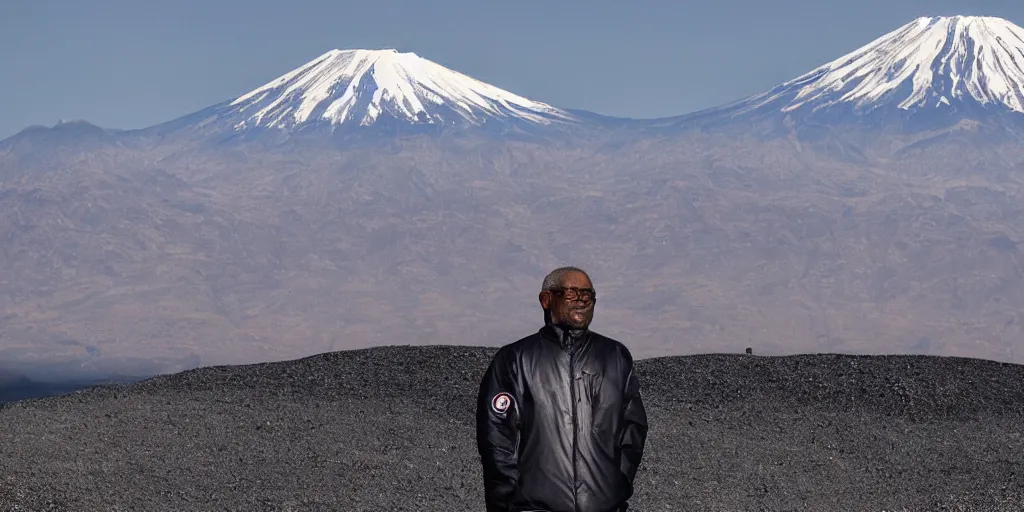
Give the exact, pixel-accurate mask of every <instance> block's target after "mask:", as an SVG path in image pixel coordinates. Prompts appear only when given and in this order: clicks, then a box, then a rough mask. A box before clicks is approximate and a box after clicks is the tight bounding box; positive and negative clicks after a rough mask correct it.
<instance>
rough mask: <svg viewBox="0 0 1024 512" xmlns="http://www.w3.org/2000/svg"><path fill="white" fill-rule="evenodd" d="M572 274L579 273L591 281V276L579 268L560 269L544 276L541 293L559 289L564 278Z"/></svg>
mask: <svg viewBox="0 0 1024 512" xmlns="http://www.w3.org/2000/svg"><path fill="white" fill-rule="evenodd" d="M572 272H579V273H581V274H583V275H585V276H587V279H590V275H588V274H587V273H586V272H584V271H583V269H581V268H579V267H559V268H556V269H554V270H552V271H551V272H550V273H548V275H546V276H544V282H543V283H542V284H541V286H540V291H542V292H545V291H548V290H554V289H555V288H558V287H559V286H560V285H561V284H562V278H563V277H565V275H566V274H570V273H572Z"/></svg>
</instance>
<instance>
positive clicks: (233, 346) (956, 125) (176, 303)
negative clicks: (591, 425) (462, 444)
mask: <svg viewBox="0 0 1024 512" xmlns="http://www.w3.org/2000/svg"><path fill="white" fill-rule="evenodd" d="M1019 33H1020V29H1019V28H1017V27H1016V26H1015V25H1012V24H1011V23H1009V22H1007V21H1005V20H998V19H994V18H970V17H953V18H927V19H921V20H916V21H913V22H911V23H910V24H908V25H907V26H905V27H902V28H899V29H897V30H896V31H894V32H893V33H892V34H888V35H886V36H883V37H882V38H880V39H879V40H877V41H875V42H872V43H870V44H869V45H868V46H867V47H865V48H864V49H862V50H857V51H854V52H852V53H851V54H850V55H849V56H846V57H843V58H841V59H839V60H837V61H835V62H833V63H829V64H826V65H824V66H822V67H821V68H819V69H817V70H814V71H812V72H810V73H809V74H807V75H805V76H803V77H800V78H798V79H796V80H794V81H791V82H787V83H786V84H783V85H782V86H780V87H779V88H775V89H773V90H771V91H768V92H766V93H765V94H762V95H757V96H755V97H753V98H750V99H746V100H743V101H740V102H737V103H736V104H733V105H731V106H726V107H723V108H719V109H712V110H710V111H705V112H701V113H696V114H693V115H687V116H682V117H672V118H665V119H658V120H617V119H609V118H606V117H602V116H599V115H595V114H590V113H586V112H580V111H575V110H570V109H563V108H557V107H554V106H550V105H547V104H544V103H541V102H538V101H535V100H531V99H526V98H523V97H521V96H518V95H515V94H512V93H509V92H506V91H504V90H502V89H499V88H497V87H494V86H491V85H487V84H484V83H482V82H479V81H477V80H475V79H472V78H469V77H467V76H465V75H462V74H460V73H457V72H455V71H452V70H449V69H447V68H444V67H442V66H440V65H438V64H435V63H432V62H430V61H427V60H425V59H422V58H420V57H418V56H415V55H412V54H404V53H399V52H393V51H382V50H373V51H370V50H359V51H332V52H328V53H326V54H324V55H322V56H320V57H318V58H317V59H315V60H313V61H311V62H309V63H307V64H305V65H303V66H301V67H299V68H297V69H296V70H294V71H292V72H289V73H287V74H285V75H282V76H281V77H279V78H277V79H273V80H270V81H268V82H267V83H266V84H265V85H263V86H260V87H258V88H256V89H254V90H253V91H251V92H248V93H245V94H241V95H239V96H238V97H236V98H233V99H229V100H226V101H225V102H223V103H221V104H218V105H214V106H212V107H210V108H208V109H204V110H202V111H199V112H196V113H194V114H190V115H187V116H184V117H182V118H180V119H176V120H172V121H169V122H167V123H164V124H161V125H158V126H154V127H151V128H147V129H144V130H133V131H116V130H107V129H101V128H98V127H95V126H92V125H89V124H87V123H81V122H79V123H65V124H61V125H59V126H56V127H54V128H39V127H35V128H31V129H28V130H26V131H24V132H23V133H20V134H18V135H16V136H14V137H12V138H10V139H8V140H6V141H3V142H0V210H2V211H0V239H2V240H4V244H3V246H2V248H0V251H2V253H0V254H2V257H3V265H4V268H5V270H8V269H9V271H5V273H4V274H3V276H0V311H2V312H3V314H2V316H0V340H2V343H0V357H2V358H4V359H5V360H18V361H37V360H46V359H52V358H64V359H68V360H74V361H80V362H81V365H83V367H84V368H109V369H111V370H115V369H116V370H120V368H121V367H125V366H133V365H134V366H139V365H142V364H143V363H144V362H145V363H146V364H149V365H150V366H149V368H154V369H166V370H168V371H172V370H175V369H180V368H186V367H192V366H196V365H200V364H220V363H245V362H257V361H267V360H276V359H287V358H294V357H302V356H305V355H309V354H314V353H320V352H326V351H331V350H336V349H344V348H355V347H366V346H374V345H382V344H403V343H413V344H435V343H442V344H472V345H480V344H483V345H497V344H500V343H504V342H508V341H511V340H512V339H515V338H517V337H518V336H520V335H521V333H522V331H523V329H524V326H530V325H536V324H537V323H538V322H539V320H540V312H539V308H538V306H537V304H536V302H535V301H536V294H537V291H538V289H539V285H540V280H541V278H542V277H543V275H544V273H545V272H547V271H548V270H550V269H552V268H554V267H555V266H557V265H561V264H576V265H581V266H584V267H585V268H587V269H588V270H590V271H591V272H592V274H593V277H594V280H595V282H596V285H597V287H598V290H599V297H600V298H599V302H598V315H597V320H596V322H595V327H596V328H599V329H601V330H603V331H604V332H606V333H607V334H609V335H611V336H613V337H618V338H621V339H623V340H625V341H628V342H629V343H631V345H632V346H633V347H635V352H636V353H637V355H638V356H641V357H645V356H654V355H663V354H678V353H693V352H715V351H736V352H740V351H742V350H743V348H745V347H747V346H752V347H755V350H756V352H757V353H761V354H782V353H798V352H857V353H864V352H869V353H892V352H901V353H905V352H914V353H929V354H946V355H966V356H974V357H984V358H990V359H997V360H1009V361H1021V360H1022V358H1024V355H1022V353H1021V350H1020V349H1019V340H1020V339H1022V333H1021V318H1020V311H1021V310H1022V306H1024V280H1022V279H1021V271H1020V253H1019V249H1018V242H1019V241H1020V240H1021V239H1022V236H1024V234H1022V232H1021V229H1022V227H1021V224H1020V219H1021V213H1022V211H1021V210H1022V208H1024V206H1022V205H1024V201H1021V192H1020V190H1021V188H1020V181H1021V178H1020V176H1021V174H1020V173H1021V162H1022V161H1024V152H1022V151H1021V148H1022V146H1021V144H1020V142H1019V134H1020V127H1019V125H1020V119H1021V113H1020V108H1019V106H1020V102H1019V101H1018V100H1015V99H1014V98H1017V97H1020V94H1021V92H1020V91H1021V89H1020V83H1021V82H1020V79H1019V77H1020V76H1021V74H1022V73H1021V71H1020V68H1019V67H1017V66H1016V63H1018V62H1021V60H1020V59H1019V58H1011V56H1013V55H1019V54H1020V51H1021V48H1022V47H1024V44H1022V43H1021V42H1020V40H1019V38H1017V37H1016V36H1017V35H1018V34H1019ZM1014 52H1016V53H1014ZM133 374H137V372H133Z"/></svg>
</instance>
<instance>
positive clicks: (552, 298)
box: [540, 272, 595, 329]
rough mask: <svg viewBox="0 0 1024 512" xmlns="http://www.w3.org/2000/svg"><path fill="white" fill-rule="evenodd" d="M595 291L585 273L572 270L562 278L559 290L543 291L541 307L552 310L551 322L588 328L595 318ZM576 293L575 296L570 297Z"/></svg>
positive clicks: (570, 326)
mask: <svg viewBox="0 0 1024 512" xmlns="http://www.w3.org/2000/svg"><path fill="white" fill-rule="evenodd" d="M593 291H594V285H592V284H591V283H590V279H587V276H586V275H585V274H581V273H579V272H570V273H568V274H566V275H565V276H564V277H563V278H562V282H561V284H560V286H559V287H558V290H554V291H544V292H542V293H541V295H540V303H541V307H543V308H544V309H547V310H548V311H550V312H551V322H552V323H554V324H561V325H565V326H568V327H569V328H571V329H586V328H587V327H589V326H590V322H591V320H593V319H594V302H595V301H594V299H593V297H594V296H593ZM581 292H582V293H581ZM574 293H575V298H569V297H572V296H573V294H574ZM587 293H589V294H590V296H589V297H587V296H586V294H587Z"/></svg>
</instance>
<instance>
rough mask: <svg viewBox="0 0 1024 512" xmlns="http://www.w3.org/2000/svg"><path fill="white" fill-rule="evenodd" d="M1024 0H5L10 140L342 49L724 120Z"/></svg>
mask: <svg viewBox="0 0 1024 512" xmlns="http://www.w3.org/2000/svg"><path fill="white" fill-rule="evenodd" d="M951 14H968V15H991V16H1000V17H1004V18H1007V19H1009V20H1010V21H1012V22H1014V23H1017V24H1018V25H1022V26H1024V2H1020V1H1019V0H1012V1H1011V0H1003V1H995V0H991V1H986V0H972V1H962V0H961V1H953V0H928V1H923V0H921V1H918V0H860V1H858V2H831V1H829V2H824V1H821V0H816V1H811V0H790V1H782V2H766V1H764V0H715V1H713V2H712V1H707V2H683V1H677V2H670V1H662V2H655V1H643V0H634V1H631V2H621V1H620V2H610V1H604V0H591V1H561V2H559V1H551V0H547V1H530V0H519V1H516V2H492V1H484V0H478V1H476V2H469V1H462V0H430V1H426V0H422V1H417V2H412V1H394V0H393V1H388V2H381V3H380V4H376V5H375V4H374V2H370V1H366V0H364V1H361V2H351V3H350V2H344V1H337V0H335V1H326V0H288V1H285V2H282V1H279V0H278V1H269V0H246V1H238V0H177V1H174V2H170V1H165V2H158V1H153V0H149V1H137V0H64V1H56V0H32V1H16V0H15V1H6V2H2V3H0V83H2V84H3V91H2V92H3V94H0V113H2V115H0V138H4V137H7V136H9V135H12V134H14V133H16V132H17V131H19V130H21V129H22V128H24V127H26V126H29V125H32V124H42V125H47V126H49V125H53V124H54V123H55V122H56V121H57V120H58V119H62V118H63V119H86V120H89V121H91V122H93V123H96V124H99V125H101V126H106V127H113V128H140V127H144V126H149V125H152V124H155V123H158V122H162V121H166V120H169V119H172V118H175V117H178V116H181V115H185V114H188V113H190V112H194V111H196V110H199V109H201V108H203V107H206V106H209V105H211V104H214V103H217V102H219V101H222V100H225V99H228V98H231V97H234V96H237V95H239V94H241V93H244V92H246V91H248V90H251V89H253V88H255V87H257V86H259V85H261V84H263V83H264V82H266V81H268V80H270V79H272V78H274V77H276V76H278V75H280V74H283V73H284V72H286V71H289V70H291V69H293V68H295V67H298V66H299V65H301V64H302V63H304V62H307V61H309V60H311V59H313V58H314V57H316V56H318V55H320V54H322V53H323V52H325V51H327V50H330V49H332V48H340V49H347V48H382V47H393V48H398V49H399V50H402V51H414V52H416V53H418V54H419V55H421V56H423V57H426V58H428V59H431V60H434V61H436V62H438V63H440V64H442V65H445V66H447V67H450V68H452V69H456V70H458V71H460V72H463V73H466V74H468V75H470V76H473V77H475V78H478V79H481V80H484V81H486V82H490V83H492V84H494V85H497V86H499V87H502V88H505V89H508V90H510V91H512V92H515V93H518V94H521V95H524V96H527V97H529V98H531V99H536V100H539V101H544V102H547V103H551V104H554V105H556V106H560V107H567V108H581V109H585V110H591V111H594V112H599V113H602V114H608V115H616V116H625V117H658V116H668V115H676V114H682V113H686V112H691V111H694V110H698V109H701V108H706V107H711V106H715V105H718V104H721V103H725V102H727V101H731V100H734V99H738V98H740V97H743V96H746V95H748V94H753V93H755V92H759V91H761V90H764V89H767V88H769V87H771V86H773V85H776V84H777V83H779V82H781V81H784V80H786V79H789V78H792V77H794V76H796V75H799V74H800V73H803V72H805V71H808V70H809V69H811V68H813V67H815V66H817V65H819V64H822V63H824V62H827V61H829V60H832V59H834V58H837V57H839V56H840V55H842V54H844V53H847V52H849V51H851V50H853V49H855V48H857V47H859V46H862V45H864V44H866V43H868V42H869V41H871V40H872V39H874V38H876V37H878V36H880V35H882V34H883V33H885V32H888V31H890V30H893V29H895V28H897V27H898V26H900V25H902V24H904V23H907V22H909V21H910V20H912V19H913V18H915V17H917V16H932V15H951Z"/></svg>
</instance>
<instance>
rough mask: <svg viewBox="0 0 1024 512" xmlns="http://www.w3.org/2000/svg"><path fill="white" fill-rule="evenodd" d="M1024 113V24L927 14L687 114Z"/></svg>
mask: <svg viewBox="0 0 1024 512" xmlns="http://www.w3.org/2000/svg"><path fill="white" fill-rule="evenodd" d="M922 112H924V113H930V112H936V113H942V114H944V115H948V114H970V113H973V114H978V113H981V112H990V113H998V114H1004V113H1024V29H1022V28H1021V27H1019V26H1017V25H1015V24H1013V23H1011V22H1009V21H1007V20H1005V19H1002V18H995V17H978V16H949V17H945V16H938V17H921V18H917V19H915V20H913V21H911V22H910V23H907V24H905V25H903V26H901V27H899V28H898V29H896V30H894V31H892V32H890V33H888V34H885V35H883V36H881V37H879V38H877V39H875V40H874V41H871V42H870V43H868V44H867V45H865V46H863V47H861V48H858V49H856V50H854V51H852V52H850V53H848V54H846V55H843V56H842V57H839V58H838V59H835V60H833V61H831V62H828V63H826V64H823V65H821V66H819V67H817V68H815V69H813V70H811V71H809V72H807V73H805V74H803V75H801V76H799V77H796V78H794V79H792V80H789V81H787V82H785V83H783V84H781V85H779V86H778V87H775V88H773V89H771V90H770V91H766V92H764V93H761V94H757V95H754V96H751V97H749V98H745V99H742V100H740V101H737V102H734V103H731V104H728V105H724V106H722V107H717V108H713V109H709V110H706V111H703V112H698V113H696V114H691V115H689V116H682V117H684V118H690V119H701V118H707V117H714V118H719V119H723V120H724V119H727V118H738V117H739V118H746V117H747V115H749V114H786V115H788V116H789V117H790V118H811V119H818V120H828V121H835V120H837V119H838V118H840V117H841V116H846V115H850V114H853V115H857V116H868V115H875V114H879V115H882V116H891V115H892V114H894V113H895V114H897V115H901V116H904V117H906V116H913V115H916V114H921V113H922Z"/></svg>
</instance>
